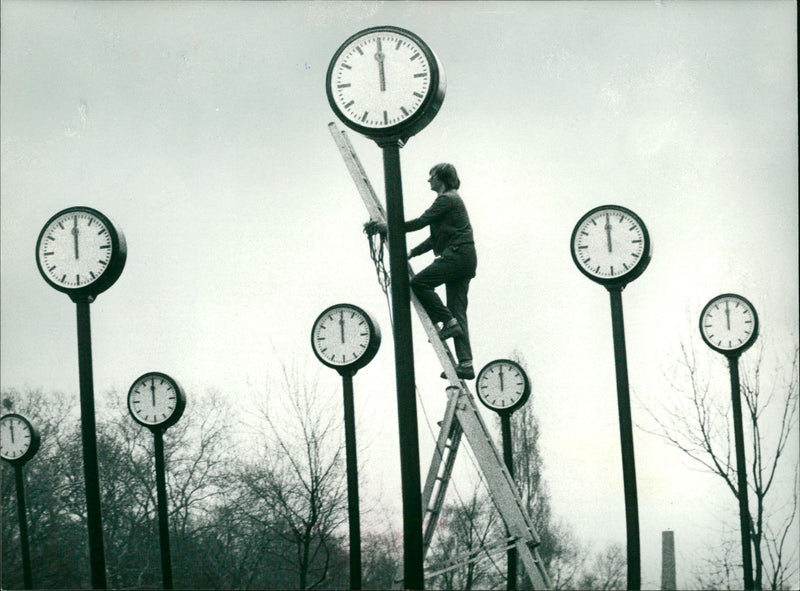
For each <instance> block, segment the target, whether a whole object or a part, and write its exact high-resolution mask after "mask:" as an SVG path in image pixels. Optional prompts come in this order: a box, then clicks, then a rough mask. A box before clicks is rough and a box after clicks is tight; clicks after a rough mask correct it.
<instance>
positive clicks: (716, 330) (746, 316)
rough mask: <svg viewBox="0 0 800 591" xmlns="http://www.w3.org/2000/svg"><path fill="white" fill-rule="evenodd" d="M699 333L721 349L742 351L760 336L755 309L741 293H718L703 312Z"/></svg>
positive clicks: (709, 344) (731, 353) (734, 352)
mask: <svg viewBox="0 0 800 591" xmlns="http://www.w3.org/2000/svg"><path fill="white" fill-rule="evenodd" d="M700 335H701V336H702V337H703V341H705V343H706V345H708V346H709V347H711V348H712V349H714V350H715V351H717V352H718V353H722V354H723V355H739V354H741V353H742V352H743V351H745V350H746V349H748V348H749V347H750V346H751V345H752V344H753V343H754V342H755V341H756V338H757V337H758V314H756V309H755V308H754V307H753V304H751V303H750V302H749V301H748V300H747V299H745V298H743V297H742V296H740V295H736V294H734V293H724V294H722V295H718V296H717V297H715V298H713V299H712V300H711V301H710V302H708V303H707V304H706V305H705V307H704V308H703V311H702V312H701V313H700Z"/></svg>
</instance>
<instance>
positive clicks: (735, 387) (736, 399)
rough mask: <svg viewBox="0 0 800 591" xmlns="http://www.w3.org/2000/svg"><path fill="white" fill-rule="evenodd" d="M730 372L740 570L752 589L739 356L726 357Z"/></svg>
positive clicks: (748, 589)
mask: <svg viewBox="0 0 800 591" xmlns="http://www.w3.org/2000/svg"><path fill="white" fill-rule="evenodd" d="M728 364H729V366H730V370H731V403H732V405H733V436H734V440H735V443H736V472H737V475H738V485H739V527H740V530H741V534H742V569H743V570H744V588H745V589H746V590H747V591H750V589H753V588H754V584H753V556H752V551H751V546H750V509H749V507H748V500H747V464H746V463H745V455H744V429H743V427H742V398H741V391H740V385H739V356H738V355H731V356H729V357H728Z"/></svg>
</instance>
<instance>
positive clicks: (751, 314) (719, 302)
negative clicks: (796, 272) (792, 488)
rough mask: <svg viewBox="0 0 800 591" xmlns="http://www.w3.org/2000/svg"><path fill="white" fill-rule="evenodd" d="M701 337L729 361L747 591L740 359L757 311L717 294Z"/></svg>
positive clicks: (753, 335) (754, 334)
mask: <svg viewBox="0 0 800 591" xmlns="http://www.w3.org/2000/svg"><path fill="white" fill-rule="evenodd" d="M700 335H701V336H702V337H703V341H705V343H706V345H708V346H709V347H710V348H711V349H713V350H714V351H716V352H717V353H721V354H722V355H725V357H727V358H728V367H729V369H730V376H731V406H732V409H733V434H734V441H735V445H736V472H737V478H738V487H739V491H738V492H739V495H738V496H739V528H740V533H741V538H742V569H743V571H744V588H745V589H747V590H749V589H754V588H755V584H754V581H753V556H752V549H751V545H750V508H749V502H748V497H747V462H746V458H745V449H744V427H743V424H742V400H741V385H740V381H739V357H740V356H741V355H742V353H744V352H745V351H746V350H747V349H749V348H750V347H751V346H752V345H753V343H755V342H756V339H757V338H758V314H757V313H756V309H755V307H754V306H753V304H751V303H750V302H749V301H748V300H747V299H746V298H744V297H742V296H740V295H737V294H734V293H724V294H722V295H718V296H716V297H715V298H712V299H711V301H709V302H708V303H707V304H706V305H705V307H704V308H703V311H702V312H701V313H700Z"/></svg>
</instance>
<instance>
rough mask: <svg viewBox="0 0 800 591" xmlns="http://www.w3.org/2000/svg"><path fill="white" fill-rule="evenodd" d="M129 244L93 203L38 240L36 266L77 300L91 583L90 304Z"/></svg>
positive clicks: (97, 563) (100, 577)
mask: <svg viewBox="0 0 800 591" xmlns="http://www.w3.org/2000/svg"><path fill="white" fill-rule="evenodd" d="M127 252H128V251H127V246H126V243H125V236H124V235H123V233H122V230H121V229H120V228H119V227H118V226H117V225H116V224H115V223H114V222H113V221H112V220H111V219H109V218H108V217H107V216H105V215H103V214H102V213H100V212H99V211H97V210H96V209H92V208H91V207H84V206H77V207H69V208H67V209H64V210H62V211H59V212H58V213H56V214H55V215H54V216H53V217H51V218H50V219H49V220H47V223H45V225H44V227H43V228H42V231H41V232H40V233H39V238H38V240H37V241H36V265H37V267H38V268H39V273H41V275H42V278H43V279H44V280H45V281H46V282H47V284H48V285H50V287H52V288H53V289H55V290H57V291H60V292H62V293H65V294H67V295H68V296H69V298H70V299H71V300H72V301H73V302H75V306H76V312H77V324H78V376H79V382H80V393H81V394H80V396H81V437H82V440H83V470H84V476H85V479H86V514H87V519H86V521H87V526H88V530H89V562H90V565H91V579H92V587H94V588H95V589H105V588H106V569H105V551H104V548H103V521H102V513H101V508H100V477H99V473H98V465H97V435H96V432H95V412H94V377H93V371H92V331H91V316H90V312H89V305H90V304H91V303H92V302H93V301H94V300H95V299H96V298H97V296H98V295H99V294H100V293H102V292H104V291H106V290H107V289H108V288H109V287H111V286H112V285H113V284H114V283H115V282H116V281H117V279H119V276H120V274H121V273H122V270H123V268H124V267H125V260H126V258H127Z"/></svg>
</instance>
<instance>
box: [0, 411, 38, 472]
mask: <svg viewBox="0 0 800 591" xmlns="http://www.w3.org/2000/svg"><path fill="white" fill-rule="evenodd" d="M38 447H39V436H38V434H37V433H36V431H35V429H34V428H33V426H32V425H31V424H30V423H29V422H28V420H27V419H26V418H25V417H22V416H20V415H17V414H8V415H5V416H4V417H2V418H0V457H2V458H3V459H4V460H8V461H9V462H24V461H26V460H28V459H30V458H31V457H32V456H33V455H34V454H35V453H36V450H37V449H38Z"/></svg>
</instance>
